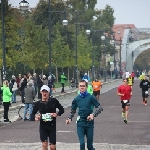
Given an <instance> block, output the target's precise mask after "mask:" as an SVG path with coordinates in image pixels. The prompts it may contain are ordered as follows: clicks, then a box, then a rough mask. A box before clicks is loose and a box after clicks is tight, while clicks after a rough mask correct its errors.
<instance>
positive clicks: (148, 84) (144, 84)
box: [140, 79, 150, 91]
mask: <svg viewBox="0 0 150 150" xmlns="http://www.w3.org/2000/svg"><path fill="white" fill-rule="evenodd" d="M149 87H150V82H149V81H148V80H147V79H146V80H144V79H143V80H142V81H141V82H140V88H142V90H143V91H148V88H149Z"/></svg>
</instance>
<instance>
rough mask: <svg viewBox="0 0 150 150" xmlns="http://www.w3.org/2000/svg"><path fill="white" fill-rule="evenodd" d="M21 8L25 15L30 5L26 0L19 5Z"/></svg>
mask: <svg viewBox="0 0 150 150" xmlns="http://www.w3.org/2000/svg"><path fill="white" fill-rule="evenodd" d="M19 8H20V10H21V13H22V14H24V12H25V11H27V10H28V9H29V3H28V2H27V1H26V0H22V1H21V2H20V3H19Z"/></svg>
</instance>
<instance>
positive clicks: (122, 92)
mask: <svg viewBox="0 0 150 150" xmlns="http://www.w3.org/2000/svg"><path fill="white" fill-rule="evenodd" d="M117 95H118V96H120V99H121V103H122V117H125V118H124V122H125V123H126V124H127V119H128V115H129V106H130V98H131V96H132V88H131V86H129V85H128V82H127V79H123V84H122V85H120V86H119V87H118V90H117Z"/></svg>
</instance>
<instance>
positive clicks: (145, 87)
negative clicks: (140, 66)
mask: <svg viewBox="0 0 150 150" xmlns="http://www.w3.org/2000/svg"><path fill="white" fill-rule="evenodd" d="M149 87H150V82H149V81H148V79H147V76H144V78H143V80H142V81H141V82H140V88H142V97H143V102H142V103H143V104H144V105H147V98H148V96H149V95H148V88H149Z"/></svg>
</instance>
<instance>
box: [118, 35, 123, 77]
mask: <svg viewBox="0 0 150 150" xmlns="http://www.w3.org/2000/svg"><path fill="white" fill-rule="evenodd" d="M119 43H120V55H119V59H120V62H119V64H120V65H119V66H120V68H119V74H120V79H122V62H121V59H122V58H121V57H122V56H121V48H122V46H123V45H122V37H120V40H119Z"/></svg>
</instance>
